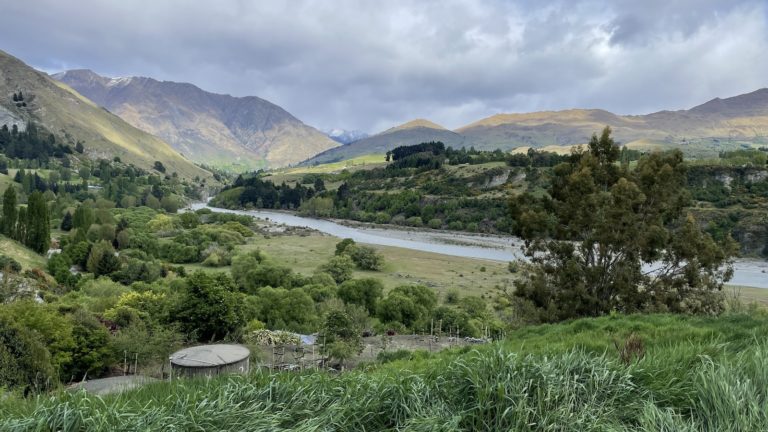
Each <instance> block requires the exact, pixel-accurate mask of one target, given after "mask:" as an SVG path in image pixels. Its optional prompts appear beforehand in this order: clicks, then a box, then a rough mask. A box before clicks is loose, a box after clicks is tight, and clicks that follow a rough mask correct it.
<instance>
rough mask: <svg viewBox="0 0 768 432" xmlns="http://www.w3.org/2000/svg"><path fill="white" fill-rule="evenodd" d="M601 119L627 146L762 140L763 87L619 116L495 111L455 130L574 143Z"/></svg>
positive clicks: (486, 141) (712, 146) (476, 139)
mask: <svg viewBox="0 0 768 432" xmlns="http://www.w3.org/2000/svg"><path fill="white" fill-rule="evenodd" d="M606 125H608V126H610V127H611V128H612V129H613V136H614V137H615V139H616V140H618V141H619V142H622V143H625V144H627V145H629V146H633V145H637V146H643V145H651V146H657V147H658V146H660V147H682V148H683V149H684V151H686V150H688V151H690V152H696V151H706V150H709V151H715V150H716V148H717V147H718V146H725V145H727V144H728V143H731V144H734V145H736V144H740V143H753V144H765V143H766V137H767V136H768V89H760V90H757V91H754V92H752V93H747V94H744V95H739V96H734V97H730V98H727V99H720V98H716V99H713V100H711V101H709V102H706V103H704V104H702V105H699V106H696V107H693V108H691V109H689V110H679V111H659V112H656V113H652V114H646V115H633V116H622V115H616V114H613V113H610V112H608V111H604V110H597V109H590V110H585V109H573V110H565V111H545V112H535V113H528V114H499V115H495V116H491V117H488V118H485V119H482V120H479V121H477V122H474V123H472V124H469V125H467V126H464V127H462V128H459V129H457V130H456V132H458V133H460V134H462V135H463V136H465V137H466V140H467V142H468V143H471V144H472V145H474V146H475V147H477V148H482V149H495V148H502V149H509V148H513V147H518V146H532V147H543V146H548V145H560V146H563V145H566V146H567V145H574V144H583V143H586V142H587V141H589V138H590V137H591V135H592V134H593V133H594V132H597V131H599V130H600V129H602V128H603V127H605V126H606Z"/></svg>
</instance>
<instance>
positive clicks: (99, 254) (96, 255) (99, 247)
mask: <svg viewBox="0 0 768 432" xmlns="http://www.w3.org/2000/svg"><path fill="white" fill-rule="evenodd" d="M86 268H87V269H88V271H89V272H91V273H93V274H94V275H95V276H102V275H108V274H110V273H112V272H114V271H117V270H118V269H119V268H120V261H119V260H118V259H117V257H116V256H115V248H114V247H112V243H111V242H108V241H106V240H101V241H99V242H98V243H96V244H94V245H93V247H92V248H91V253H90V255H88V262H87V264H86Z"/></svg>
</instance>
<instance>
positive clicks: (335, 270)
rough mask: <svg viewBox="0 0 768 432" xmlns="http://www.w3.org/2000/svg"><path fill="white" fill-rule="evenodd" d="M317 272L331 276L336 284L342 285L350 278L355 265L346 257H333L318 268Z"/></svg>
mask: <svg viewBox="0 0 768 432" xmlns="http://www.w3.org/2000/svg"><path fill="white" fill-rule="evenodd" d="M318 270H319V271H320V272H323V273H328V274H329V275H331V277H332V278H333V280H334V281H336V283H342V282H344V281H346V280H349V279H351V278H352V272H353V271H354V270H355V263H354V262H353V261H352V259H351V258H350V257H348V256H346V255H340V256H334V257H333V258H331V259H330V261H328V262H327V263H326V264H323V265H322V266H320V268H318Z"/></svg>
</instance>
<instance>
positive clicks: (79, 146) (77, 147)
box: [75, 141, 85, 154]
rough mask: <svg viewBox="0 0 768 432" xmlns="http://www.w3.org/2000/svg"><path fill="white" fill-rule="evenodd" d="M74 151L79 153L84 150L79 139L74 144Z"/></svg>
mask: <svg viewBox="0 0 768 432" xmlns="http://www.w3.org/2000/svg"><path fill="white" fill-rule="evenodd" d="M75 151H76V152H78V153H80V154H83V152H84V151H85V147H84V146H83V143H82V142H81V141H78V142H77V143H76V144H75Z"/></svg>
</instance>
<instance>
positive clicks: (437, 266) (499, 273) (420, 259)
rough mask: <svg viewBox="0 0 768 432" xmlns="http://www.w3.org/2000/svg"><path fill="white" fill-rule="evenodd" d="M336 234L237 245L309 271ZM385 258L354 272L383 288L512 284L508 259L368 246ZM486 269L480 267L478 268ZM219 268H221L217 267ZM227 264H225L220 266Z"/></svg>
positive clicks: (478, 290)
mask: <svg viewBox="0 0 768 432" xmlns="http://www.w3.org/2000/svg"><path fill="white" fill-rule="evenodd" d="M339 241H340V239H339V238H336V237H331V236H325V235H319V234H311V235H308V236H299V235H282V236H272V237H270V238H265V237H264V236H260V235H256V236H254V237H253V238H252V239H250V240H249V242H248V244H247V245H245V246H241V247H240V248H241V250H244V251H250V250H254V249H261V250H262V251H264V252H266V253H267V255H269V256H270V257H271V258H273V259H275V261H276V262H278V263H281V264H283V265H287V266H289V267H291V268H292V269H293V270H294V271H296V272H298V273H302V274H306V275H308V274H312V273H313V272H314V271H315V269H317V267H319V266H320V265H322V264H324V263H326V262H327V261H328V260H329V259H330V258H331V257H332V256H333V254H334V251H335V248H336V243H338V242H339ZM372 247H374V248H375V249H376V250H378V251H379V252H380V253H381V254H382V255H383V256H384V260H385V266H384V268H383V269H382V271H380V272H374V271H356V272H355V274H354V277H355V278H362V277H373V278H377V279H380V280H381V281H382V283H383V284H384V287H385V289H387V290H389V289H392V288H394V287H396V286H399V285H408V284H414V283H418V284H424V285H427V286H430V287H433V288H435V290H437V292H438V293H440V294H444V293H445V292H446V291H447V290H448V289H451V288H455V289H458V290H459V292H460V293H462V295H476V296H481V295H490V294H492V293H493V292H494V291H495V287H496V286H500V287H505V286H511V284H512V279H513V277H512V275H511V274H510V273H509V271H508V270H507V264H506V263H502V262H497V261H488V260H478V259H472V258H462V257H453V256H448V255H440V254H435V253H429V252H421V251H415V250H410V249H403V248H397V247H388V246H375V245H374V246H372ZM186 267H187V268H188V269H189V270H196V269H205V267H202V266H200V265H187V266H186ZM483 268H484V269H485V271H483V270H482V269H483ZM217 270H222V269H221V268H219V269H217ZM224 270H228V268H224Z"/></svg>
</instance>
